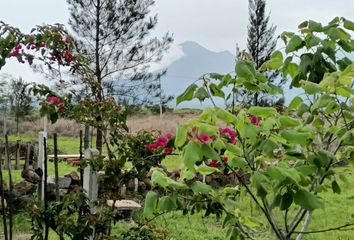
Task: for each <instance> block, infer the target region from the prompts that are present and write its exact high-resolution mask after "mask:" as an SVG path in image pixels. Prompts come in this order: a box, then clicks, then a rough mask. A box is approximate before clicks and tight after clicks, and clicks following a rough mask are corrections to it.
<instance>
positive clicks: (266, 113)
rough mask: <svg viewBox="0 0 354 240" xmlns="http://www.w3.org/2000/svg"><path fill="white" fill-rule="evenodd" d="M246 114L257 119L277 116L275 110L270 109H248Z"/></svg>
mask: <svg viewBox="0 0 354 240" xmlns="http://www.w3.org/2000/svg"><path fill="white" fill-rule="evenodd" d="M248 113H249V114H251V115H255V116H258V117H263V118H267V117H270V116H275V115H277V110H276V109H275V108H272V107H256V106H255V107H250V109H249V110H248Z"/></svg>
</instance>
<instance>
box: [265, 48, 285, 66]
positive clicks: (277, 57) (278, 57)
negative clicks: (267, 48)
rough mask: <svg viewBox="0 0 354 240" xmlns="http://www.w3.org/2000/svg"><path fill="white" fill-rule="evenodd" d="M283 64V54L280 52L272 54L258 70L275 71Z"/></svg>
mask: <svg viewBox="0 0 354 240" xmlns="http://www.w3.org/2000/svg"><path fill="white" fill-rule="evenodd" d="M282 64H283V54H282V53H281V52H280V51H275V52H274V53H272V56H271V58H270V59H269V60H268V61H267V62H265V63H263V64H262V66H261V67H260V70H276V69H278V68H280V66H281V65H282Z"/></svg>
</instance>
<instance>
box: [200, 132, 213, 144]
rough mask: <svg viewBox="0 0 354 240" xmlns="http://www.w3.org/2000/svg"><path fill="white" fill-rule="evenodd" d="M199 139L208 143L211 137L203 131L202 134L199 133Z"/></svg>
mask: <svg viewBox="0 0 354 240" xmlns="http://www.w3.org/2000/svg"><path fill="white" fill-rule="evenodd" d="M198 139H199V141H201V142H203V143H208V141H209V139H210V137H209V136H208V135H205V134H203V133H201V134H199V136H198Z"/></svg>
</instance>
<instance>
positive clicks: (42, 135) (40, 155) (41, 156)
mask: <svg viewBox="0 0 354 240" xmlns="http://www.w3.org/2000/svg"><path fill="white" fill-rule="evenodd" d="M44 138H46V139H47V132H44V131H41V132H39V138H38V161H37V167H38V168H40V169H41V170H42V171H41V172H42V173H44V172H45V171H46V169H45V164H44V159H45V156H44V154H45V150H44V148H45V147H46V146H44ZM44 184H45V179H44V176H43V174H42V176H41V182H40V183H39V185H38V201H40V202H41V203H42V206H44V194H45V193H44Z"/></svg>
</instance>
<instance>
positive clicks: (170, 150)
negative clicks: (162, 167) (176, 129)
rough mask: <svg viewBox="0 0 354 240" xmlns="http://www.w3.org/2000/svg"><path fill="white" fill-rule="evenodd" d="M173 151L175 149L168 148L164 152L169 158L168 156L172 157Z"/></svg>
mask: <svg viewBox="0 0 354 240" xmlns="http://www.w3.org/2000/svg"><path fill="white" fill-rule="evenodd" d="M172 151H173V148H170V147H167V148H165V149H164V151H163V155H165V156H167V155H170V154H171V153H172Z"/></svg>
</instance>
